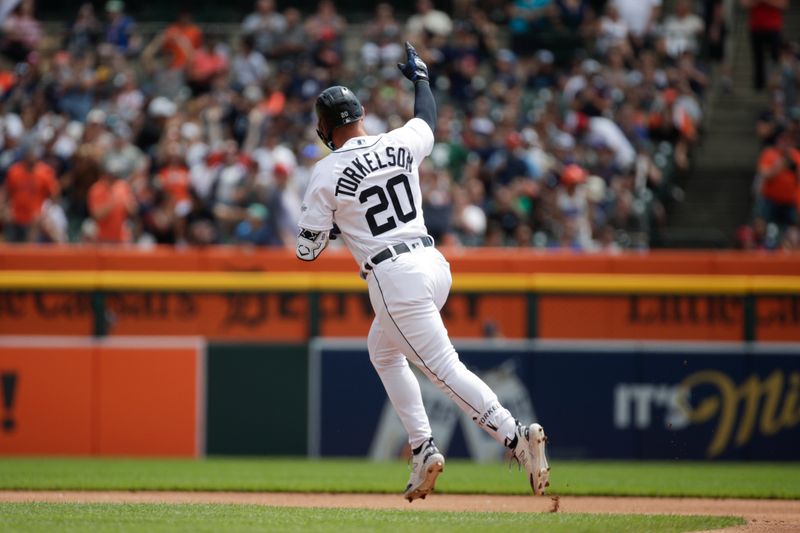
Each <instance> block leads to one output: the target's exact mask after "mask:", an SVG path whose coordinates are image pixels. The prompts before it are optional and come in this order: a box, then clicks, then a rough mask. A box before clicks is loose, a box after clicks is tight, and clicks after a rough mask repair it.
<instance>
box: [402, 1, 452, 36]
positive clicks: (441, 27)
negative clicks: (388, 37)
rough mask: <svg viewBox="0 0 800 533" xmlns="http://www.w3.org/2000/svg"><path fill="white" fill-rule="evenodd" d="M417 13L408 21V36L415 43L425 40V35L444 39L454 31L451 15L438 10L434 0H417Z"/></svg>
mask: <svg viewBox="0 0 800 533" xmlns="http://www.w3.org/2000/svg"><path fill="white" fill-rule="evenodd" d="M415 8H416V12H415V13H414V14H413V15H411V16H410V17H409V18H408V21H406V34H407V37H408V39H410V40H413V41H420V40H423V39H424V37H425V34H430V35H435V36H439V37H443V36H445V35H449V34H450V32H451V31H452V30H453V21H452V20H451V19H450V15H448V14H447V13H445V12H444V11H440V10H438V9H436V7H435V6H434V5H433V1H432V0H417V2H416V4H415Z"/></svg>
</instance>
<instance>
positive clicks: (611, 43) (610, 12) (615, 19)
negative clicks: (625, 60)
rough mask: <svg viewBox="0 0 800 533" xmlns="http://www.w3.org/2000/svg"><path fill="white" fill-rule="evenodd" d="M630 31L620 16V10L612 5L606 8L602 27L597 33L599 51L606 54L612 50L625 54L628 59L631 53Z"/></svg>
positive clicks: (601, 19)
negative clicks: (629, 43)
mask: <svg viewBox="0 0 800 533" xmlns="http://www.w3.org/2000/svg"><path fill="white" fill-rule="evenodd" d="M629 34H630V30H629V28H628V23H627V22H625V21H624V20H623V19H622V17H621V16H620V14H619V8H618V7H617V6H616V5H615V4H614V3H610V4H608V5H607V6H606V12H605V14H604V15H603V16H602V17H601V18H600V26H599V28H598V31H597V43H596V44H597V49H598V51H600V53H602V54H605V53H607V52H608V51H609V50H611V49H612V48H614V49H618V50H621V51H623V52H624V54H623V55H624V56H625V57H627V56H628V55H629V53H627V51H628V50H629V45H628V38H629V36H630V35H629Z"/></svg>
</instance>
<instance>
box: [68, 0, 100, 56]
mask: <svg viewBox="0 0 800 533" xmlns="http://www.w3.org/2000/svg"><path fill="white" fill-rule="evenodd" d="M102 32H103V25H102V23H101V22H100V20H99V19H98V18H97V15H96V14H95V12H94V6H93V5H92V4H91V3H90V2H86V3H84V4H81V7H80V8H79V9H78V16H76V17H75V20H74V21H73V22H72V24H71V25H70V27H69V32H68V33H67V38H66V41H65V43H64V49H65V50H66V51H67V52H69V54H70V55H72V56H74V57H82V56H83V55H84V54H86V53H88V52H91V51H92V50H93V49H94V47H95V46H97V43H98V42H100V35H101V34H102Z"/></svg>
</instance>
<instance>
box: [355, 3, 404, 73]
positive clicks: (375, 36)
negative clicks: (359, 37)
mask: <svg viewBox="0 0 800 533" xmlns="http://www.w3.org/2000/svg"><path fill="white" fill-rule="evenodd" d="M404 53H405V50H404V49H403V45H402V44H401V43H400V24H398V22H397V20H396V19H395V18H394V9H393V8H392V6H391V4H389V3H386V2H381V3H379V4H378V5H377V6H376V7H375V15H374V17H373V18H372V20H370V21H369V23H368V24H367V29H366V32H365V33H364V44H363V45H362V46H361V57H362V59H363V60H364V64H365V65H366V66H367V67H370V68H379V67H382V66H387V67H390V68H394V65H395V64H396V63H398V62H399V61H400V60H401V59H402V55H403V54H404Z"/></svg>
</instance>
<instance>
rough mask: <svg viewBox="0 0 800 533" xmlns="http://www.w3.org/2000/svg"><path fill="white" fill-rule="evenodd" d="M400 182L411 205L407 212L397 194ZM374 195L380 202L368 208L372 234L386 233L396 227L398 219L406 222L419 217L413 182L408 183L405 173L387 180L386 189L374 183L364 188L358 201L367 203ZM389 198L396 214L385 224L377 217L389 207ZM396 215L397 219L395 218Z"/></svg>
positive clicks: (368, 220) (390, 216) (368, 221)
mask: <svg viewBox="0 0 800 533" xmlns="http://www.w3.org/2000/svg"><path fill="white" fill-rule="evenodd" d="M400 184H402V185H403V187H402V190H404V191H405V195H406V198H407V199H408V205H410V206H411V210H410V211H409V212H407V213H405V212H403V206H402V205H401V204H400V199H399V198H398V196H397V189H398V185H400ZM387 192H388V193H389V198H386V193H387ZM373 196H377V197H378V203H377V204H375V205H373V206H372V207H370V208H369V209H367V224H369V229H370V231H371V232H372V235H375V236H377V235H381V234H382V233H386V232H387V231H389V230H391V229H394V228H396V227H397V220H400V222H403V223H405V222H410V221H412V220H414V219H415V218H417V208H416V207H415V206H414V196H413V195H412V194H411V184H410V183H408V176H406V175H405V174H399V175H397V176H395V177H393V178H391V179H389V180H388V181H387V182H386V190H384V189H383V187H380V186H379V185H374V186H372V187H370V188H369V189H364V190H363V191H362V192H361V194H360V195H359V196H358V201H359V202H361V203H362V204H365V203H366V202H367V201H368V200H369V199H370V198H372V197H373ZM389 199H391V201H392V209H393V210H394V216H392V215H389V217H388V218H387V219H386V222H384V223H383V224H378V221H377V220H376V219H375V218H376V217H377V216H378V215H379V214H381V213H383V212H384V211H386V210H387V209H389ZM395 216H396V217H397V219H395Z"/></svg>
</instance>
